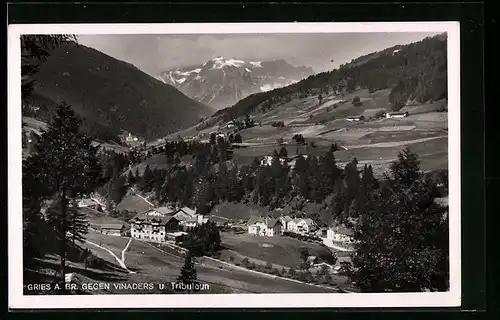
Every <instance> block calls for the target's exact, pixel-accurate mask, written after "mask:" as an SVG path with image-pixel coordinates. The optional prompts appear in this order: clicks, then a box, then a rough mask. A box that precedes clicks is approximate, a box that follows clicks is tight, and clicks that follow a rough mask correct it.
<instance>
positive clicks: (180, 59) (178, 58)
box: [78, 32, 436, 76]
mask: <svg viewBox="0 0 500 320" xmlns="http://www.w3.org/2000/svg"><path fill="white" fill-rule="evenodd" d="M435 34H436V33H422V32H420V33H408V32H391V33H322V34H311V33H308V34H232V35H231V34H228V35H221V34H199V35H193V34H190V35H182V34H179V35H176V34H168V35H143V34H141V35H139V34H131V35H79V36H78V42H79V43H80V44H82V45H84V46H88V47H92V48H94V49H96V50H99V51H101V52H103V53H105V54H107V55H110V56H112V57H114V58H116V59H119V60H123V61H126V62H128V63H131V64H133V65H135V66H136V67H137V68H139V69H141V70H142V71H144V72H146V73H148V74H150V75H153V76H155V75H157V74H159V73H161V72H163V71H166V70H169V69H173V68H179V67H186V66H194V65H202V64H204V63H205V62H206V61H208V60H210V59H213V58H215V57H217V56H222V57H224V58H235V59H240V60H245V61H262V60H271V59H284V60H286V61H287V62H288V63H290V64H292V65H295V66H309V67H312V68H313V69H314V71H315V72H322V71H328V70H332V69H334V68H337V67H338V66H339V65H340V64H343V63H346V62H349V61H351V60H352V59H354V58H357V57H359V56H362V55H365V54H368V53H372V52H375V51H380V50H382V49H386V48H389V47H391V46H394V45H397V44H407V43H412V42H416V41H419V40H422V39H423V38H425V37H428V36H433V35H435ZM332 60H333V62H332Z"/></svg>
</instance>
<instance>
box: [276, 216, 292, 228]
mask: <svg viewBox="0 0 500 320" xmlns="http://www.w3.org/2000/svg"><path fill="white" fill-rule="evenodd" d="M279 219H280V222H281V225H282V226H283V229H284V230H288V223H289V222H290V221H293V218H292V217H290V216H280V217H279Z"/></svg>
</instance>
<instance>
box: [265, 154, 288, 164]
mask: <svg viewBox="0 0 500 320" xmlns="http://www.w3.org/2000/svg"><path fill="white" fill-rule="evenodd" d="M273 159H274V157H273V156H264V157H263V158H262V159H261V160H260V165H261V166H271V165H272V164H273ZM285 161H286V159H285V158H280V163H281V164H282V165H283V164H284V163H285Z"/></svg>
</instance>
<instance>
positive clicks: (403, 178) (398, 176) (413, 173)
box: [390, 147, 422, 187]
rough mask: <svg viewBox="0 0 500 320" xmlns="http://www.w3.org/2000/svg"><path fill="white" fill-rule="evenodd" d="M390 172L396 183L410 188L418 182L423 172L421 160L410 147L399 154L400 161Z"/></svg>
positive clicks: (394, 164) (393, 165) (391, 167)
mask: <svg viewBox="0 0 500 320" xmlns="http://www.w3.org/2000/svg"><path fill="white" fill-rule="evenodd" d="M390 172H391V174H392V176H393V178H394V181H395V182H396V183H398V184H400V185H401V186H402V187H409V186H410V185H411V184H412V183H413V182H414V181H415V180H417V179H418V178H419V177H420V176H421V174H422V172H421V170H420V160H419V159H418V156H417V155H416V154H415V153H413V152H412V151H411V150H410V149H409V148H408V147H406V148H405V149H404V150H403V152H400V153H399V154H398V161H396V162H394V163H392V164H391V166H390Z"/></svg>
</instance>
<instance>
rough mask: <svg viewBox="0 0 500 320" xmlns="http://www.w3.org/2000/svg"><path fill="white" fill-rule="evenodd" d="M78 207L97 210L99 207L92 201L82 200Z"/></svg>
mask: <svg viewBox="0 0 500 320" xmlns="http://www.w3.org/2000/svg"><path fill="white" fill-rule="evenodd" d="M78 207H79V208H90V209H94V210H98V209H99V208H100V207H101V206H100V204H99V203H97V202H96V201H95V200H93V199H82V200H80V201H79V202H78Z"/></svg>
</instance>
